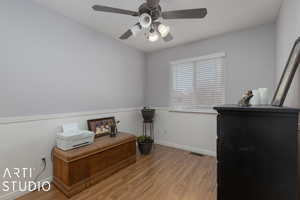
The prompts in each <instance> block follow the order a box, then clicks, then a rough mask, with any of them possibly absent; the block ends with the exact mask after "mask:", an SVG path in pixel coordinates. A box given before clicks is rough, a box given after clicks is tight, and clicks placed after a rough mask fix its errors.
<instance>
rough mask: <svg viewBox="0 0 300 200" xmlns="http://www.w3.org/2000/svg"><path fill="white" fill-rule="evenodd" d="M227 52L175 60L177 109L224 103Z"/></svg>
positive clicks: (174, 105)
mask: <svg viewBox="0 0 300 200" xmlns="http://www.w3.org/2000/svg"><path fill="white" fill-rule="evenodd" d="M224 59H225V53H218V54H212V55H207V56H202V57H200V58H193V59H187V60H182V61H177V62H173V63H171V72H172V73H171V74H172V89H171V100H170V104H171V107H172V108H173V109H200V108H208V107H212V106H213V105H219V104H224V102H225V86H224V85H225V83H224Z"/></svg>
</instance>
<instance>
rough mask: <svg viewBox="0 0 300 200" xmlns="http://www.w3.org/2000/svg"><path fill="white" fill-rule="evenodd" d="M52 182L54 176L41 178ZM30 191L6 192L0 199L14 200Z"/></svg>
mask: <svg viewBox="0 0 300 200" xmlns="http://www.w3.org/2000/svg"><path fill="white" fill-rule="evenodd" d="M47 181H48V182H50V183H51V182H52V176H50V177H48V178H45V179H43V180H40V182H42V183H43V182H47ZM28 193H30V192H29V191H24V192H22V191H14V192H11V193H8V194H5V195H3V196H0V200H12V199H16V198H19V197H22V196H24V195H26V194H28Z"/></svg>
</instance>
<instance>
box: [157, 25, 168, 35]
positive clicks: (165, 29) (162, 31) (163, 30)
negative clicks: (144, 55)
mask: <svg viewBox="0 0 300 200" xmlns="http://www.w3.org/2000/svg"><path fill="white" fill-rule="evenodd" d="M157 30H158V32H159V33H160V35H161V37H163V38H165V37H167V35H168V34H169V33H170V27H169V26H166V25H164V24H159V25H158V27H157Z"/></svg>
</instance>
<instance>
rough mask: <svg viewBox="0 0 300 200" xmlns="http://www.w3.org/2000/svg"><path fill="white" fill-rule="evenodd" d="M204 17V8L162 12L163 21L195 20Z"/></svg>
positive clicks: (205, 11) (205, 10)
mask: <svg viewBox="0 0 300 200" xmlns="http://www.w3.org/2000/svg"><path fill="white" fill-rule="evenodd" d="M206 15H207V9H206V8H199V9H189V10H174V11H166V12H162V18H164V19H197V18H204V17H205V16H206Z"/></svg>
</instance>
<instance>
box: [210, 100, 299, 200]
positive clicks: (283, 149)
mask: <svg viewBox="0 0 300 200" xmlns="http://www.w3.org/2000/svg"><path fill="white" fill-rule="evenodd" d="M214 109H215V110H217V111H218V113H219V114H218V122H217V127H218V128H217V135H218V137H217V160H218V164H217V165H218V167H217V169H218V170H217V174H218V176H217V184H218V192H217V196H218V198H217V199H218V200H298V184H297V129H298V113H299V110H298V109H292V108H279V107H271V106H270V107H246V108H244V107H239V106H234V105H228V106H220V107H215V108H214Z"/></svg>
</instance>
